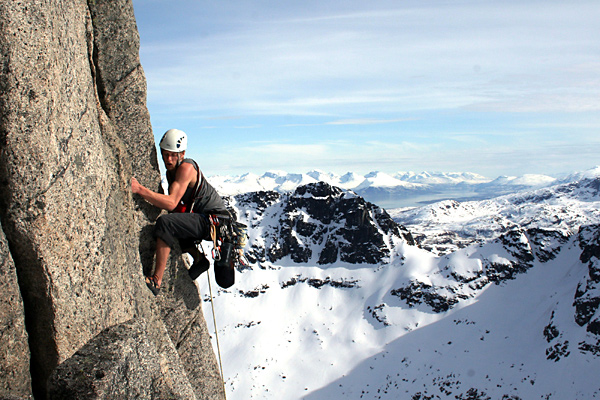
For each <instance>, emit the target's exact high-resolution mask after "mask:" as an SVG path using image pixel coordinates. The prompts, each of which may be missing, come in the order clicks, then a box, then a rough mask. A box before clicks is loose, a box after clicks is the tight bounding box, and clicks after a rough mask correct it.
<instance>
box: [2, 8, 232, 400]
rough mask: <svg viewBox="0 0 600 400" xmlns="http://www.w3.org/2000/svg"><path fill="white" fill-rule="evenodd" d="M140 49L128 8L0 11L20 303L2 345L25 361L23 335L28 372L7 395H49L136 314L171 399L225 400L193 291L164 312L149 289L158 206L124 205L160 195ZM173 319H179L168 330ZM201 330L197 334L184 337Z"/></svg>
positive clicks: (9, 213)
mask: <svg viewBox="0 0 600 400" xmlns="http://www.w3.org/2000/svg"><path fill="white" fill-rule="evenodd" d="M138 53H139V38H138V33H137V28H136V25H135V19H134V17H133V8H132V4H131V1H130V0H113V1H108V0H90V1H88V2H86V1H85V0H68V1H67V0H65V1H51V0H18V1H16V0H15V1H13V0H11V1H3V2H0V220H1V226H2V228H3V230H4V233H5V236H6V240H3V237H0V239H2V240H0V243H3V244H2V246H1V247H0V250H2V251H1V252H0V255H1V258H0V262H2V267H1V268H0V272H1V274H0V277H2V278H3V277H5V276H9V277H10V276H13V277H14V276H15V275H16V276H17V278H18V285H19V288H20V293H21V296H22V300H23V301H22V303H20V301H19V300H18V298H19V296H17V295H16V294H15V295H14V296H13V297H12V299H13V300H14V301H12V300H11V301H10V304H11V311H10V312H8V313H7V314H6V317H5V316H4V314H0V315H2V324H0V328H1V329H5V326H9V328H8V332H9V335H11V337H14V338H15V340H14V341H9V343H6V342H5V341H3V343H0V348H1V349H2V351H6V352H13V351H21V352H23V350H22V346H23V343H25V341H26V339H25V338H26V337H27V336H28V338H29V342H28V347H29V352H30V356H31V358H30V360H31V361H30V363H29V360H27V357H25V356H24V357H23V359H21V360H19V362H20V363H16V364H15V365H14V368H15V371H23V370H26V369H27V368H28V366H29V364H30V365H31V368H30V371H31V378H30V377H29V376H24V377H23V379H22V381H21V380H19V379H17V381H18V384H16V383H15V382H14V379H13V380H12V381H11V378H10V377H8V376H4V375H3V376H2V377H0V390H4V389H6V390H8V391H9V393H10V394H11V395H17V396H27V395H28V393H30V392H29V391H30V390H31V392H32V393H33V394H34V396H35V397H36V398H44V397H45V396H46V391H47V387H46V384H47V381H48V378H49V377H50V376H51V375H52V374H53V372H54V371H55V370H56V368H57V366H59V365H60V364H61V363H63V362H65V360H68V359H70V358H71V357H72V356H73V355H74V354H75V353H76V352H77V351H78V350H79V349H81V348H83V347H84V345H85V344H86V343H88V342H89V341H90V340H91V339H92V338H94V337H96V335H98V334H99V333H100V332H101V331H103V330H105V329H106V328H109V327H111V326H115V325H118V324H122V323H123V322H125V321H129V320H132V318H137V319H140V318H141V319H142V322H141V323H140V326H142V327H144V332H145V334H146V335H147V338H146V339H147V340H148V343H151V344H152V346H154V347H155V348H156V349H157V352H156V354H157V356H156V357H157V358H156V359H155V360H154V361H155V362H156V364H157V365H159V367H160V371H161V374H163V376H165V382H167V383H168V385H170V387H169V391H168V393H169V397H172V398H190V393H192V396H193V390H195V391H196V396H197V397H199V398H222V397H223V389H222V386H223V384H222V380H221V379H220V377H219V374H218V370H217V364H216V359H215V357H214V353H213V351H212V348H211V347H210V341H209V338H208V334H207V333H206V328H205V322H204V317H203V315H202V311H201V308H200V306H199V305H200V302H199V300H198V299H199V296H198V293H197V291H196V292H194V291H193V290H192V288H194V289H195V286H194V285H193V283H192V282H191V281H189V279H188V282H182V283H180V284H175V283H176V280H174V279H171V281H172V282H173V284H171V285H168V286H167V287H166V290H165V293H164V294H163V295H161V298H160V299H158V302H157V299H155V298H154V297H153V296H152V295H151V294H150V292H149V291H148V290H147V289H146V287H145V285H144V284H143V279H142V276H143V275H142V262H143V263H144V264H145V265H146V267H147V268H148V267H149V266H150V265H151V261H152V246H151V243H152V241H151V240H150V237H149V224H151V223H152V222H153V221H154V219H155V217H156V216H157V210H154V209H152V208H151V207H149V206H148V205H147V204H146V203H145V202H143V201H142V200H141V199H139V198H136V199H134V198H132V196H131V193H130V189H129V180H130V178H131V176H132V175H135V176H136V177H138V179H139V180H140V181H141V182H142V183H143V184H144V185H147V186H149V187H158V184H159V173H158V164H157V160H156V152H155V150H154V143H153V136H152V132H151V126H150V120H149V115H148V111H147V108H146V104H145V97H146V85H145V78H144V74H143V70H142V68H141V66H140V63H139V54H138ZM7 250H8V251H7ZM181 269H182V266H181V263H180V262H179V263H173V265H171V266H170V267H169V271H168V275H167V276H173V277H175V276H177V275H182V274H178V272H180V271H181ZM15 272H16V274H15ZM186 275H187V274H186ZM8 280H10V279H8ZM12 281H13V284H12V286H11V287H12V288H14V287H15V286H14V282H15V280H14V279H12ZM9 290H12V289H9ZM166 304H168V307H165V305H166ZM173 313H175V314H177V315H179V317H180V318H179V320H178V321H177V322H176V323H174V322H173V321H171V320H168V319H167V324H165V323H163V319H164V318H165V317H166V316H168V315H172V314H173ZM23 314H24V316H25V317H24V321H25V326H26V328H27V334H25V333H24V331H23V330H22V326H23V319H22V318H21V317H20V315H23ZM5 318H6V320H5ZM7 321H15V322H14V323H12V322H10V323H7ZM11 324H12V325H11ZM195 325H198V326H200V327H202V326H203V327H204V331H202V330H201V329H197V330H194V331H193V332H194V333H196V332H201V333H202V335H200V336H198V337H193V338H189V339H186V338H187V337H188V336H187V335H185V334H182V330H183V331H186V332H189V331H190V328H189V326H195ZM117 331H118V330H117ZM174 339H177V340H178V341H180V342H177V341H174ZM190 339H193V342H192V341H191V340H190ZM186 340H189V341H186ZM100 342H101V341H100ZM207 344H208V346H207ZM181 348H186V349H188V350H190V351H188V352H186V353H182V354H178V353H177V349H181ZM195 351H199V352H202V354H201V355H200V354H194V352H195ZM100 353H101V349H100ZM98 356H99V357H100V356H101V354H99V355H98ZM182 357H183V358H184V360H183V363H182V362H181V358H182ZM19 358H21V357H19ZM186 358H187V359H186ZM200 359H202V360H208V362H207V363H206V365H204V366H203V368H204V370H202V369H201V370H200V371H204V372H203V373H202V375H201V376H197V370H190V367H193V366H196V365H197V364H198V361H197V360H200ZM9 362H14V360H12V361H10V360H9ZM184 366H185V367H187V368H188V371H187V373H186V371H185V367H184ZM2 368H4V365H2ZM15 373H19V372H15ZM188 377H193V378H194V379H192V380H191V382H190V380H189V379H188ZM93 379H94V377H90V381H93ZM54 381H56V379H55V380H54ZM58 381H60V379H58ZM29 382H31V383H32V388H31V389H29ZM121 384H126V383H125V382H121ZM163 386H164V385H163ZM192 388H193V389H192ZM157 390H158V389H157ZM190 390H191V391H190ZM1 394H2V392H0V395H1ZM164 394H165V393H163V395H164ZM159 397H160V396H159Z"/></svg>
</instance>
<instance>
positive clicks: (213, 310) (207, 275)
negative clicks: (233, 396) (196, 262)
mask: <svg viewBox="0 0 600 400" xmlns="http://www.w3.org/2000/svg"><path fill="white" fill-rule="evenodd" d="M209 272H210V271H206V279H207V280H208V292H209V293H210V306H211V308H212V315H213V324H214V326H215V338H216V340H217V353H218V356H219V368H220V369H221V380H222V381H223V395H224V396H225V400H227V393H226V390H225V374H223V362H222V361H221V346H220V345H219V330H218V329H217V318H216V315H215V303H214V301H213V294H212V287H211V284H210V275H209Z"/></svg>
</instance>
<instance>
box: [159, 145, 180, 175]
mask: <svg viewBox="0 0 600 400" xmlns="http://www.w3.org/2000/svg"><path fill="white" fill-rule="evenodd" d="M160 152H161V155H162V159H163V162H164V163H165V168H166V169H167V171H173V170H174V169H176V168H177V165H178V164H179V162H180V161H182V160H183V156H184V154H185V151H182V152H181V153H175V152H173V151H167V150H161V151H160Z"/></svg>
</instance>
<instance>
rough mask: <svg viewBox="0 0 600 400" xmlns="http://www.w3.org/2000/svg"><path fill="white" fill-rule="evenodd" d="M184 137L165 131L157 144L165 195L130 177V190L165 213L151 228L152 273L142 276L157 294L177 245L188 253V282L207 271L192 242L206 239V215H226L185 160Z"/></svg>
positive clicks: (192, 163)
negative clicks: (153, 241) (153, 243)
mask: <svg viewBox="0 0 600 400" xmlns="http://www.w3.org/2000/svg"><path fill="white" fill-rule="evenodd" d="M186 148H187V136H186V134H185V132H183V131H180V130H179V129H169V130H168V131H167V132H165V134H164V135H163V137H162V139H161V141H160V149H161V150H160V151H161V156H162V159H163V162H164V164H165V168H166V170H167V172H166V176H167V182H168V183H169V193H168V194H162V193H157V192H153V191H152V190H150V189H148V188H146V187H144V186H142V185H141V184H140V183H139V182H138V181H137V179H135V178H131V191H132V192H133V193H135V194H139V195H140V196H142V197H143V198H144V199H145V200H146V201H148V202H149V203H151V204H152V205H154V206H156V207H159V208H162V209H165V210H167V211H169V214H163V215H161V216H160V217H159V218H158V219H157V221H156V225H155V228H154V237H155V238H156V261H155V268H154V274H153V275H152V276H147V277H146V285H148V288H150V290H151V291H152V293H154V295H156V294H158V292H159V290H160V286H161V283H162V279H163V274H164V272H165V268H166V266H167V260H168V258H169V254H170V252H171V249H172V248H173V246H174V245H175V244H176V243H177V242H179V245H180V247H181V250H182V252H183V253H189V254H190V255H191V256H192V258H193V259H194V262H193V264H192V267H191V268H190V269H189V271H188V272H189V274H190V277H192V279H195V278H197V277H198V276H199V275H200V274H201V273H203V272H204V271H206V270H208V267H209V266H210V263H209V261H208V260H207V258H206V256H205V255H204V254H203V253H201V252H200V251H199V250H198V248H197V247H196V245H195V242H196V241H201V240H210V239H211V238H210V221H209V217H208V215H211V214H227V215H228V214H229V212H228V211H227V208H226V207H225V204H224V203H223V200H222V199H221V196H219V194H218V193H217V191H216V190H215V189H214V188H213V187H212V186H211V185H210V184H209V183H208V182H207V181H206V179H205V178H204V175H203V174H202V172H201V171H200V168H199V167H198V164H197V163H196V162H195V161H194V160H192V159H190V158H185V150H186Z"/></svg>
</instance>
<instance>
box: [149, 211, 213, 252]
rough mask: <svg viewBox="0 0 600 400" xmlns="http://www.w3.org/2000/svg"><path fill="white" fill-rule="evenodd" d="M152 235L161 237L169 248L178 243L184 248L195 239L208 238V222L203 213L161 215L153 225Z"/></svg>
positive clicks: (190, 244)
mask: <svg viewBox="0 0 600 400" xmlns="http://www.w3.org/2000/svg"><path fill="white" fill-rule="evenodd" d="M154 237H156V238H160V239H162V240H163V241H164V242H165V243H166V244H167V246H169V247H170V248H173V246H175V244H176V243H179V245H180V246H181V248H182V249H185V248H188V247H190V246H192V245H193V244H194V242H196V241H200V240H210V222H209V221H208V218H207V217H206V215H204V214H195V213H172V214H165V215H161V216H160V217H159V218H158V219H157V220H156V225H155V226H154Z"/></svg>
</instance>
